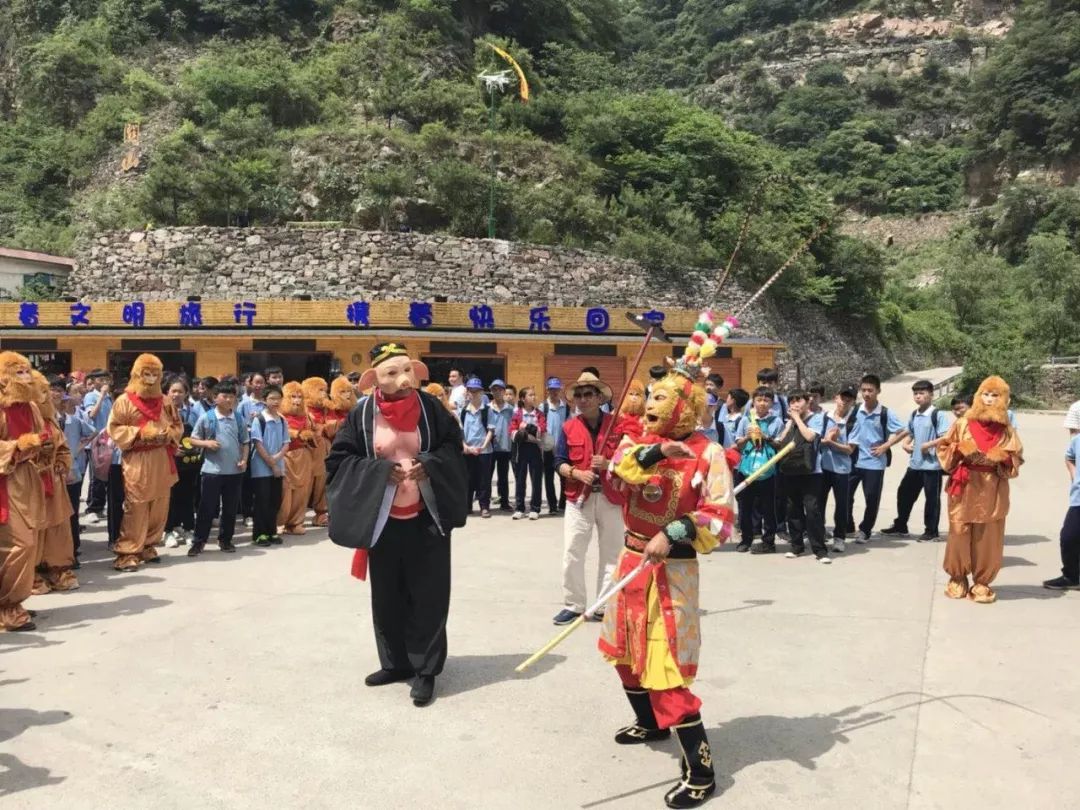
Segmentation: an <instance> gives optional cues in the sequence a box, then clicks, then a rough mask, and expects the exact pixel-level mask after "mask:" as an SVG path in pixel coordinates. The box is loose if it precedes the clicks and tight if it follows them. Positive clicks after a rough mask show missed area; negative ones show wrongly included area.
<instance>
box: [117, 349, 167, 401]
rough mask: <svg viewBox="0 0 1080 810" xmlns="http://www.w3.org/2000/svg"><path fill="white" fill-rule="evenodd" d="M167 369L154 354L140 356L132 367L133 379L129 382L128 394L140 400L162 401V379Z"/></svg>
mask: <svg viewBox="0 0 1080 810" xmlns="http://www.w3.org/2000/svg"><path fill="white" fill-rule="evenodd" d="M164 370H165V367H164V366H163V365H162V364H161V361H160V360H158V359H157V358H156V357H155V356H154V355H152V354H140V355H139V356H138V357H136V358H135V364H134V365H132V367H131V379H130V380H128V384H127V388H125V389H124V391H125V392H127V393H128V394H134V395H135V396H137V397H138V398H139V399H161V396H162V393H161V377H162V373H163V372H164Z"/></svg>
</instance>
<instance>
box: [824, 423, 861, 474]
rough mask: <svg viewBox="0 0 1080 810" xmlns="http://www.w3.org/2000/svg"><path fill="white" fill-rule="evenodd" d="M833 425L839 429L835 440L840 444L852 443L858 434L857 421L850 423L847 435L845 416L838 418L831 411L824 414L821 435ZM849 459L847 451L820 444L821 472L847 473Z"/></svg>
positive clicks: (849, 467) (849, 469) (849, 470)
mask: <svg viewBox="0 0 1080 810" xmlns="http://www.w3.org/2000/svg"><path fill="white" fill-rule="evenodd" d="M850 415H851V414H850V413H849V414H848V416H850ZM834 427H835V428H839V429H840V432H839V434H837V436H836V441H837V442H839V443H840V444H852V443H853V442H855V441H856V439H857V437H858V435H859V425H858V422H856V423H855V424H854V425H852V427H851V435H848V428H847V417H844V418H843V419H839V420H838V419H837V418H836V417H835V416H834V415H833V414H831V413H828V414H825V415H824V418H823V420H822V427H821V435H822V437H824V436H825V434H826V433H828V432H829V431H830V430H832V429H833V428H834ZM851 459H852V456H849V455H848V454H847V453H844V452H842V451H840V450H837V449H836V448H835V447H829V446H828V445H824V444H823V445H821V452H820V453H818V463H819V465H820V469H821V470H822V471H823V472H831V473H836V474H837V475H847V474H848V473H850V472H851Z"/></svg>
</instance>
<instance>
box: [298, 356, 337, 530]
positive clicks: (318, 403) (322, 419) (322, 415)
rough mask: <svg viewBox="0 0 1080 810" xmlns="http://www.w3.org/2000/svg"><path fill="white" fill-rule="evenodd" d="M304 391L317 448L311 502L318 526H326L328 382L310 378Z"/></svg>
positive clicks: (328, 447)
mask: <svg viewBox="0 0 1080 810" xmlns="http://www.w3.org/2000/svg"><path fill="white" fill-rule="evenodd" d="M301 385H302V386H303V390H304V405H305V407H306V408H307V412H308V416H309V417H310V418H311V421H312V423H313V424H314V426H315V448H314V453H313V458H312V467H311V475H312V481H311V502H310V503H309V506H311V508H312V509H314V510H315V519H314V521H313V523H314V525H316V526H326V525H327V524H328V523H329V519H328V518H327V516H326V513H327V511H328V510H327V506H326V456H327V455H328V454H329V453H330V438H328V436H327V432H326V422H327V413H328V411H329V407H330V403H329V402H328V401H327V398H326V380H324V379H323V378H322V377H308V378H307V379H306V380H304V382H303V383H301Z"/></svg>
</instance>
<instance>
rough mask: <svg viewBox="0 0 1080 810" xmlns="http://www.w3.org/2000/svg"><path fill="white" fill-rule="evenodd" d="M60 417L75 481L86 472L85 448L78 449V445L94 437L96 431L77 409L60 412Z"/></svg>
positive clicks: (79, 479)
mask: <svg viewBox="0 0 1080 810" xmlns="http://www.w3.org/2000/svg"><path fill="white" fill-rule="evenodd" d="M60 418H61V419H62V420H63V422H62V425H63V430H64V438H65V439H66V440H67V446H68V448H69V449H70V450H71V471H72V472H73V473H74V477H75V480H76V481H82V480H83V476H84V475H85V474H86V465H87V463H88V459H87V454H86V452H85V450H83V451H80V450H79V446H80V445H82V444H83V443H84V442H88V441H89V440H90V439H92V438H94V436H96V435H97V431H96V430H95V429H94V426H93V425H92V424H90V420H88V419H87V418H86V415H85V414H83V413H80V412H79V411H78V410H76V411H75V413H73V414H62V415H61V416H60Z"/></svg>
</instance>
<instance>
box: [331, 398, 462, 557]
mask: <svg viewBox="0 0 1080 810" xmlns="http://www.w3.org/2000/svg"><path fill="white" fill-rule="evenodd" d="M418 393H419V395H420V407H421V411H422V412H421V414H420V423H419V431H420V452H419V453H418V454H417V460H418V461H419V462H420V464H421V465H423V467H424V470H425V471H426V472H427V474H428V481H426V482H423V483H422V484H421V487H420V494H421V497H422V498H423V501H424V506H425V507H426V509H427V511H428V514H430V515H431V517H432V518H433V519H434V520H435V521H436V522H437V523H438V525H439V526H440V527H441V529H442V531H443V533H445V534H449V532H450V530H451V529H456V528H460V527H461V526H464V525H465V520H466V517H467V516H468V511H469V504H468V477H469V476H468V473H467V471H466V469H465V456H464V454H463V451H462V443H461V426H460V425H459V424H458V422H457V420H456V419H454V417H453V415H451V413H450V412H449V411H447V410H446V408H445V407H444V406H443V404H442V402H440V401H439V400H438V399H436V398H435V397H433V396H431V395H430V394H428V393H427V392H425V391H420V392H418ZM377 407H378V406H377V405H376V404H375V398H374V397H373V396H372V397H368V398H367V399H366V400H364V402H363V404H361V405H360V406H359V407H357V408H354V409H353V410H352V411H351V412H350V413H349V417H348V419H346V420H345V422H344V423H343V424H342V425H341V427H339V428H338V432H337V435H336V436H335V437H334V444H333V446H332V447H331V448H330V455H329V456H327V458H326V498H327V501H328V502H329V505H330V532H329V534H330V538H331V539H332V540H333V541H334V542H335V543H337V544H338V545H339V546H345V547H346V548H371V544H372V542H373V541H374V540H375V539H376V538H375V537H373V535H374V533H375V526H376V523H377V522H378V517H379V507H380V506H381V504H382V501H383V496H384V494H385V493H386V485H387V483H388V482H389V480H390V470H391V469H392V468H393V466H394V465H393V462H392V461H389V460H388V459H382V458H378V457H376V456H375V455H374V437H375V410H376V408H377ZM428 485H430V486H428Z"/></svg>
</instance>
